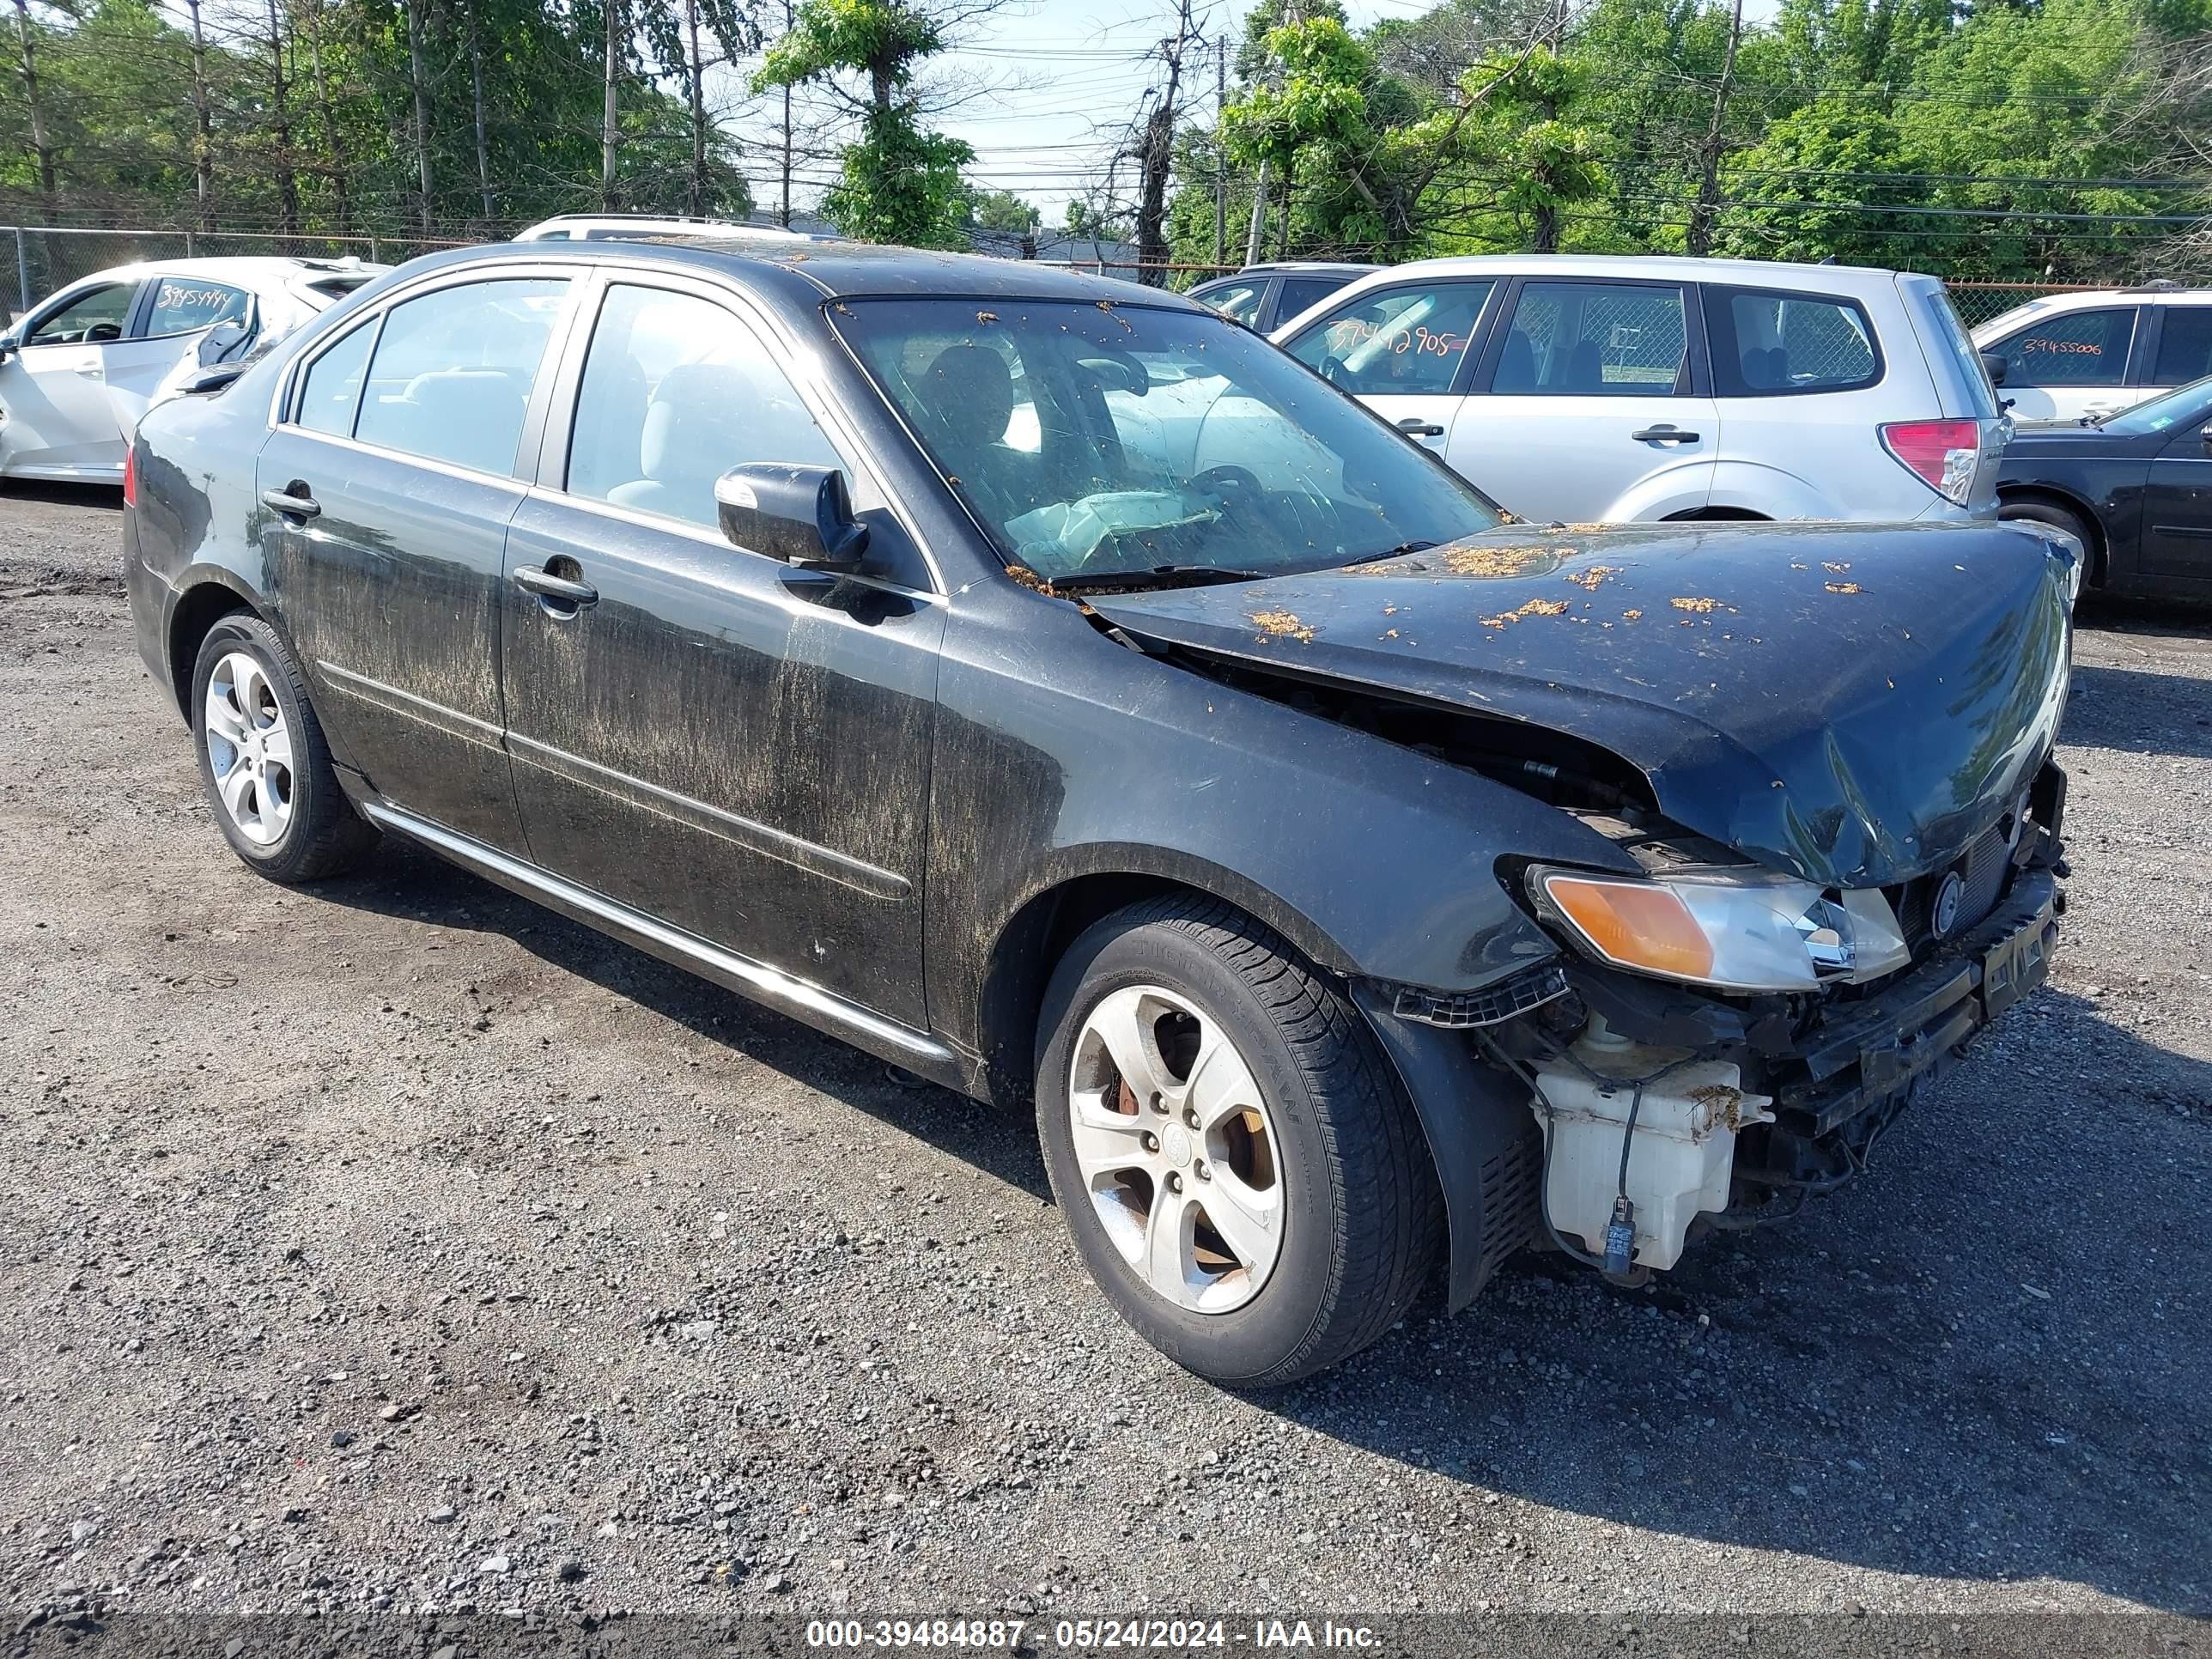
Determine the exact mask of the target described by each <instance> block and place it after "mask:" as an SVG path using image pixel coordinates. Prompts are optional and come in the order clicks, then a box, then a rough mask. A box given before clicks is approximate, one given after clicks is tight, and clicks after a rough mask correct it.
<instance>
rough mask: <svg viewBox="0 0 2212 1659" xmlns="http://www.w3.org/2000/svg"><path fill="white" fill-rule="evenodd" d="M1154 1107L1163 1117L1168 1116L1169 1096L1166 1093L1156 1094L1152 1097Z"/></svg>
mask: <svg viewBox="0 0 2212 1659" xmlns="http://www.w3.org/2000/svg"><path fill="white" fill-rule="evenodd" d="M1152 1109H1153V1110H1154V1111H1156V1112H1158V1113H1159V1114H1160V1115H1162V1116H1163V1117H1164V1116H1166V1115H1167V1109H1168V1103H1167V1097H1165V1096H1164V1095H1154V1096H1153V1097H1152Z"/></svg>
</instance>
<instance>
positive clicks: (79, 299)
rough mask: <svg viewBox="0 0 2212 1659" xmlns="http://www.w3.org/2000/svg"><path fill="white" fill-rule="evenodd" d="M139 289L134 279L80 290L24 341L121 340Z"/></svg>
mask: <svg viewBox="0 0 2212 1659" xmlns="http://www.w3.org/2000/svg"><path fill="white" fill-rule="evenodd" d="M137 291H138V289H137V284H136V283H106V285H104V286H102V287H100V288H95V289H92V290H91V291H90V292H88V293H85V294H80V295H77V296H76V299H74V300H71V301H70V302H69V303H68V304H67V305H65V306H64V307H62V308H61V309H60V310H59V311H57V312H53V313H50V314H49V315H47V316H46V318H45V319H42V320H41V321H40V324H39V325H38V327H37V328H36V329H34V330H33V331H32V334H31V337H30V338H29V339H27V340H26V341H24V342H23V343H24V344H25V345H34V346H36V345H96V344H98V343H100V342H101V341H104V340H119V339H121V338H122V337H123V325H124V323H125V321H126V320H128V319H129V318H130V315H131V296H132V295H135V294H136V293H137Z"/></svg>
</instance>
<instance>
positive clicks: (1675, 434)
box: [1629, 426, 1698, 444]
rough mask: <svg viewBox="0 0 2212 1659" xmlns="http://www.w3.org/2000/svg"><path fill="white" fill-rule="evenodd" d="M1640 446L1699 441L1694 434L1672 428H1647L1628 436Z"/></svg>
mask: <svg viewBox="0 0 2212 1659" xmlns="http://www.w3.org/2000/svg"><path fill="white" fill-rule="evenodd" d="M1629 436H1630V437H1632V438H1633V439H1634V440H1635V441H1637V442H1638V443H1640V444H1693V443H1696V442H1697V441H1698V435H1697V434H1696V433H1694V432H1684V431H1682V430H1680V428H1676V427H1671V426H1647V427H1645V428H1644V430H1643V431H1641V432H1632V433H1630V434H1629Z"/></svg>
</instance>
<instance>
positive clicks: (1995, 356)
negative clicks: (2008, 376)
mask: <svg viewBox="0 0 2212 1659" xmlns="http://www.w3.org/2000/svg"><path fill="white" fill-rule="evenodd" d="M1981 356H1982V372H1983V373H1984V374H1986V375H1988V376H1989V377H1990V385H1991V386H2002V385H2003V384H2004V377H2005V360H2004V354H2003V353H2002V352H1999V351H1984V353H1982V354H1981Z"/></svg>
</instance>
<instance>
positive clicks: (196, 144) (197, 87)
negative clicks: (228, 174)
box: [185, 0, 320, 230]
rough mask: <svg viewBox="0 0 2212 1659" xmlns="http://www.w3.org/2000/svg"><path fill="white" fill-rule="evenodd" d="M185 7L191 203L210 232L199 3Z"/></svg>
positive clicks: (210, 172) (211, 196) (188, 1)
mask: <svg viewBox="0 0 2212 1659" xmlns="http://www.w3.org/2000/svg"><path fill="white" fill-rule="evenodd" d="M185 6H186V8H187V9H189V10H190V11H191V15H192V199H193V200H194V201H195V202H196V203H197V204H198V206H199V219H200V228H201V229H202V230H213V229H214V228H215V145H214V143H213V142H212V141H211V139H210V135H209V132H208V85H207V35H206V33H204V31H203V30H202V29H201V27H200V0H185ZM317 61H318V62H319V61H320V60H319V59H318V60H317Z"/></svg>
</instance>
